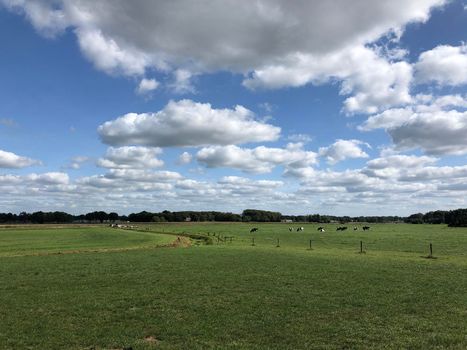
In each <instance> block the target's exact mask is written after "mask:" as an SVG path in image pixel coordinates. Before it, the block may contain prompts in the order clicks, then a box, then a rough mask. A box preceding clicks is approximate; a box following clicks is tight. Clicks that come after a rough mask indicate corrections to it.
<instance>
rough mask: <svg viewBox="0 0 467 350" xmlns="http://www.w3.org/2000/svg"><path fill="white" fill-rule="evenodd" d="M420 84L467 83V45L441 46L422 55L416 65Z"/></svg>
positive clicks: (416, 75)
mask: <svg viewBox="0 0 467 350" xmlns="http://www.w3.org/2000/svg"><path fill="white" fill-rule="evenodd" d="M415 71H416V74H415V77H416V79H417V81H418V82H419V83H429V82H436V83H438V84H440V85H454V86H455V85H462V84H466V83H467V45H461V46H449V45H441V46H437V47H435V48H434V49H432V50H429V51H425V52H423V53H421V54H420V57H419V59H418V62H417V63H416V64H415Z"/></svg>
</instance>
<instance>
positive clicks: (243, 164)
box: [196, 143, 317, 173]
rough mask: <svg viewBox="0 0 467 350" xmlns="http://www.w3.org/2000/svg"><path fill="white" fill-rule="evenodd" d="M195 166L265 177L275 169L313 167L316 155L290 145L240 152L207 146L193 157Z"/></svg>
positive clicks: (243, 149) (229, 147) (298, 145)
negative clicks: (196, 163)
mask: <svg viewBox="0 0 467 350" xmlns="http://www.w3.org/2000/svg"><path fill="white" fill-rule="evenodd" d="M196 159H197V160H198V162H200V163H202V164H204V165H205V166H207V167H208V168H219V167H224V168H234V169H239V170H242V171H245V172H249V173H268V172H271V171H272V169H273V168H274V167H276V166H278V165H283V166H286V167H290V168H303V167H307V166H310V165H312V164H316V162H317V154H316V153H315V152H311V151H305V150H303V148H302V144H293V143H290V144H288V145H287V147H286V148H270V147H265V146H259V147H256V148H241V147H238V146H235V145H228V146H210V147H205V148H202V149H201V150H199V151H198V153H197V154H196Z"/></svg>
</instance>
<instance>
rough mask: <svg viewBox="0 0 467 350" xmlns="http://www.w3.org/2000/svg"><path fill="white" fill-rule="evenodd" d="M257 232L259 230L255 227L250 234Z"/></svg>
mask: <svg viewBox="0 0 467 350" xmlns="http://www.w3.org/2000/svg"><path fill="white" fill-rule="evenodd" d="M256 231H258V228H257V227H253V228H252V229H251V230H250V233H252V232H256Z"/></svg>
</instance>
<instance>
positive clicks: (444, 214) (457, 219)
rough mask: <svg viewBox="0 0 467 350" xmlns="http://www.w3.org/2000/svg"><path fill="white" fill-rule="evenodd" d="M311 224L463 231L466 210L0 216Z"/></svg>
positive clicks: (12, 218) (7, 218)
mask: <svg viewBox="0 0 467 350" xmlns="http://www.w3.org/2000/svg"><path fill="white" fill-rule="evenodd" d="M117 221H123V222H126V221H130V222H186V221H193V222H201V221H224V222H225V221H228V222H280V221H286V222H292V223H293V222H314V223H323V224H325V223H333V222H334V223H351V222H368V223H389V222H406V223H411V224H448V225H449V226H463V227H467V209H456V210H450V211H445V210H436V211H430V212H427V213H425V214H423V213H416V214H412V215H410V216H408V217H401V216H354V217H351V216H333V215H320V214H310V215H282V214H281V213H280V212H274V211H267V210H258V209H245V210H244V211H243V212H242V213H241V214H235V213H230V212H219V211H174V212H171V211H168V210H164V211H162V212H148V211H142V212H139V213H132V214H130V215H128V216H127V215H119V214H118V213H116V212H110V213H107V212H105V211H93V212H90V213H87V214H81V215H71V214H68V213H65V212H61V211H54V212H43V211H37V212H33V213H26V212H21V213H20V214H13V213H0V223H1V224H10V223H11V224H13V223H21V224H28V223H32V224H47V223H60V224H62V223H104V222H117Z"/></svg>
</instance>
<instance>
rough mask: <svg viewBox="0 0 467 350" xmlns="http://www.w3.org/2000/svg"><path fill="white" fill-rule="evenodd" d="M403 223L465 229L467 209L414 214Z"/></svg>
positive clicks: (466, 225)
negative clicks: (441, 225) (444, 225)
mask: <svg viewBox="0 0 467 350" xmlns="http://www.w3.org/2000/svg"><path fill="white" fill-rule="evenodd" d="M404 221H405V222H407V223H410V224H447V225H448V226H451V227H467V209H455V210H436V211H429V212H427V213H425V214H423V213H416V214H412V215H410V216H408V217H407V218H406V219H405V220H404Z"/></svg>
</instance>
